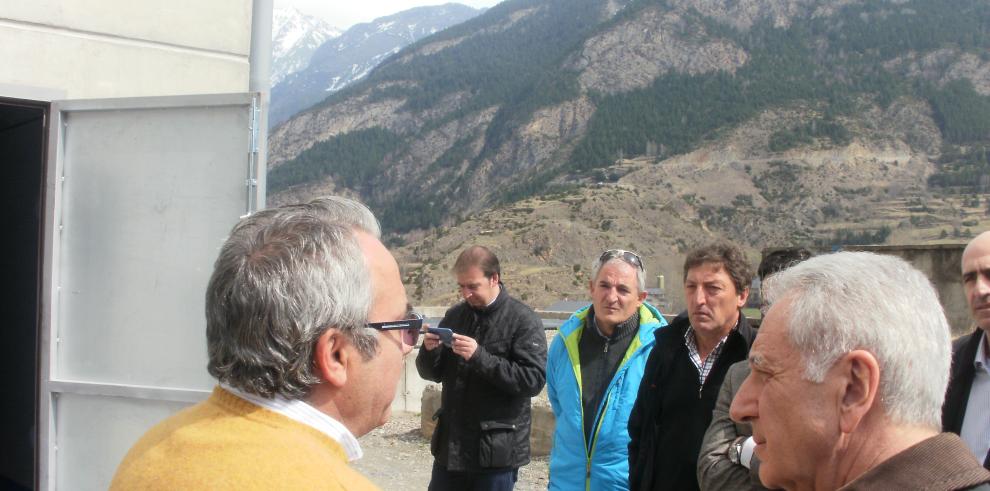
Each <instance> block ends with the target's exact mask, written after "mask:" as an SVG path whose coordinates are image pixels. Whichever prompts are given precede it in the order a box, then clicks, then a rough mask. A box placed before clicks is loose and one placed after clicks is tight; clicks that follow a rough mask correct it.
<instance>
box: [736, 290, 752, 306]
mask: <svg viewBox="0 0 990 491" xmlns="http://www.w3.org/2000/svg"><path fill="white" fill-rule="evenodd" d="M747 299H749V287H746V288H743V291H742V293H740V294H739V301H738V302H736V308H738V309H741V308H743V305H746V300H747Z"/></svg>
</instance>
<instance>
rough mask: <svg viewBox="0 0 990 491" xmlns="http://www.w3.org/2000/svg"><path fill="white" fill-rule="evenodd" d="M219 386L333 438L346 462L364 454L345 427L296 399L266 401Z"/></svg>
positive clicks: (276, 398) (275, 398)
mask: <svg viewBox="0 0 990 491" xmlns="http://www.w3.org/2000/svg"><path fill="white" fill-rule="evenodd" d="M220 386H221V387H223V388H224V389H225V390H227V391H229V392H230V393H231V394H234V395H236V396H237V397H240V398H241V399H244V400H246V401H248V402H250V403H252V404H255V405H257V406H261V407H263V408H265V409H268V410H269V411H273V412H276V413H279V414H281V415H283V416H285V417H287V418H289V419H292V420H295V421H298V422H300V423H302V424H304V425H306V426H310V427H312V428H315V429H317V430H318V431H320V432H321V433H324V434H325V435H327V436H329V437H330V438H333V439H334V441H336V442H337V443H339V444H340V446H341V447H343V448H344V453H346V454H347V460H348V461H351V462H353V461H355V460H357V459H360V458H361V457H362V456H363V455H364V452H363V451H362V450H361V444H360V443H358V440H357V438H355V437H354V435H353V434H352V433H351V432H350V430H348V429H347V427H346V426H344V425H343V424H342V423H341V422H339V421H337V420H335V419H333V418H331V417H330V416H329V415H328V414H326V413H324V412H323V411H320V410H319V409H316V408H315V407H313V406H310V405H309V404H307V403H305V402H303V401H300V400H298V399H296V400H289V399H286V398H284V397H282V396H280V395H278V394H276V395H275V397H274V398H272V399H266V398H264V397H260V396H256V395H254V394H248V393H246V392H243V391H240V390H237V389H235V388H233V387H231V386H229V385H226V384H220Z"/></svg>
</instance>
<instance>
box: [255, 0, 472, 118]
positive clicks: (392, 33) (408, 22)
mask: <svg viewBox="0 0 990 491" xmlns="http://www.w3.org/2000/svg"><path fill="white" fill-rule="evenodd" d="M479 13H480V11H479V10H476V9H473V8H471V7H467V6H465V5H460V4H455V3H448V4H446V5H438V6H432V7H417V8H413V9H409V10H405V11H402V12H399V13H397V14H393V15H389V16H386V17H380V18H378V19H375V20H373V21H371V22H368V23H363V24H357V25H355V26H353V27H351V28H350V29H348V30H347V31H346V32H344V33H343V34H341V35H340V36H338V37H336V38H334V39H332V40H331V41H329V42H326V43H324V44H322V45H321V46H319V48H318V49H316V50H315V52H314V53H313V55H312V58H311V60H310V62H309V63H308V65H307V66H305V67H303V69H300V70H299V71H297V72H296V73H293V74H291V75H289V76H287V77H286V78H285V79H284V80H283V81H282V82H281V83H280V84H278V85H275V86H274V87H273V88H272V107H271V111H270V116H269V122H270V124H271V125H272V126H274V125H276V124H278V123H280V122H282V121H285V120H286V119H288V118H289V117H291V116H292V115H294V114H295V113H297V112H299V111H301V110H303V109H305V108H307V107H309V106H312V105H313V104H316V103H318V102H320V101H321V100H323V99H324V98H326V97H327V96H328V95H329V94H331V93H333V92H335V91H338V90H340V89H342V88H344V87H346V86H348V85H349V84H351V83H353V82H355V81H357V80H360V79H362V78H364V77H365V76H366V75H367V74H368V73H369V72H370V71H371V70H372V69H373V68H375V67H376V66H378V64H379V63H381V62H382V61H383V60H385V59H386V58H387V57H388V56H390V55H392V54H395V53H396V52H398V51H399V50H400V49H402V48H403V47H405V46H407V45H409V44H411V43H413V42H415V41H417V40H419V39H422V38H424V37H426V36H429V35H431V34H434V33H436V32H439V31H442V30H443V29H445V28H447V27H449V26H451V25H455V24H459V23H461V22H464V21H465V20H468V19H470V18H472V17H474V16H476V15H478V14H479Z"/></svg>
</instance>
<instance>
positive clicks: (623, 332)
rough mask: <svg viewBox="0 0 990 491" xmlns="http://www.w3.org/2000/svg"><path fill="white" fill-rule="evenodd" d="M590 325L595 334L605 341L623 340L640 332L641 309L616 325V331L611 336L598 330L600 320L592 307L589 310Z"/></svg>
mask: <svg viewBox="0 0 990 491" xmlns="http://www.w3.org/2000/svg"><path fill="white" fill-rule="evenodd" d="M588 325H589V326H590V327H592V328H594V330H595V332H596V333H598V335H599V336H601V337H603V338H605V339H612V340H615V339H622V338H624V337H626V336H628V335H630V334H632V333H633V332H635V331H637V330H639V309H636V311H635V312H633V315H631V316H629V318H628V319H626V320H624V321H622V322H620V323H618V324H616V325H615V330H614V331H612V335H611V336H606V335H605V333H603V332H602V331H601V329H599V328H598V320H597V319H596V318H595V307H594V305H592V306H591V307H589V308H588Z"/></svg>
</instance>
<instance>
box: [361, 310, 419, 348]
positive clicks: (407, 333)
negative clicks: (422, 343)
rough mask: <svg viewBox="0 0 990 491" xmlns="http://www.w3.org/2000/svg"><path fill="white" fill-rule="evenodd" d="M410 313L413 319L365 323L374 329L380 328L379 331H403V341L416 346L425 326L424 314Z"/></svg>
mask: <svg viewBox="0 0 990 491" xmlns="http://www.w3.org/2000/svg"><path fill="white" fill-rule="evenodd" d="M409 315H411V316H412V318H411V319H404V320H400V321H388V322H369V323H367V324H365V325H366V326H367V327H370V328H372V329H378V330H379V331H396V330H398V331H402V342H403V343H404V344H405V345H406V346H412V347H415V346H416V342H417V341H419V331H420V329H422V328H423V316H422V315H420V314H417V313H416V312H410V313H409Z"/></svg>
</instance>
